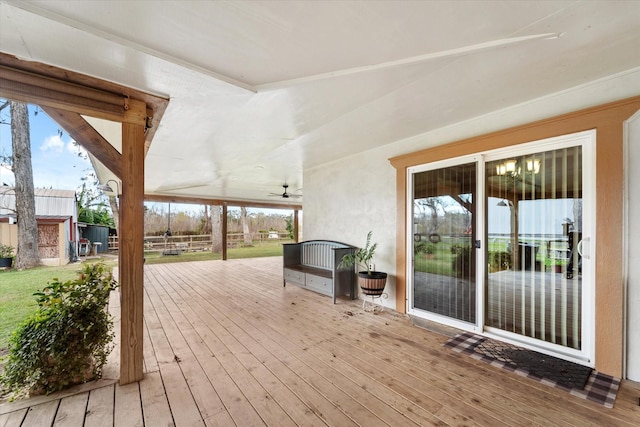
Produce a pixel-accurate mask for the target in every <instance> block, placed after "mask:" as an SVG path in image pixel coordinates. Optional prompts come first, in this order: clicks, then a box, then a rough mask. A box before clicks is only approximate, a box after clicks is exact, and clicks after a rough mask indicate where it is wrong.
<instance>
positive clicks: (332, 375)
mask: <svg viewBox="0 0 640 427" xmlns="http://www.w3.org/2000/svg"><path fill="white" fill-rule="evenodd" d="M197 299H198V300H202V299H203V297H202V296H201V297H200V298H197ZM211 309H212V307H209V310H211ZM252 310H254V309H253V307H252ZM234 312H236V311H235V310H232V311H231V315H230V316H229V317H231V316H232V315H233V313H234ZM223 316H224V315H223V314H221V313H217V312H216V313H215V318H216V319H221V318H223ZM239 317H245V316H239ZM205 323H206V322H205ZM259 323H260V322H259ZM227 327H231V328H237V327H236V326H235V325H230V326H227ZM248 329H255V328H252V327H249V328H248ZM232 335H235V333H234V334H232ZM257 335H258V337H259V338H258V339H260V338H264V337H268V336H269V335H273V333H272V331H259V332H258V334H257ZM284 335H286V334H283V336H281V337H278V338H277V339H276V345H280V346H282V345H283V342H284V341H286V339H287V338H286V337H285V336H284ZM272 341H273V340H272ZM247 342H249V341H248V339H247V338H243V339H242V343H243V344H244V345H246V343H247ZM287 351H289V352H290V353H291V354H296V356H297V357H298V358H302V359H303V360H304V359H306V364H307V366H314V367H315V369H319V371H318V372H319V375H321V376H324V377H326V379H327V380H329V381H330V382H332V383H339V384H340V386H341V387H343V391H351V392H353V391H354V390H356V389H357V390H358V391H359V392H361V390H362V388H361V387H362V386H361V385H358V384H356V383H354V382H352V381H349V379H348V378H344V376H341V375H340V374H337V373H336V372H335V370H334V369H333V368H332V367H330V364H323V363H320V364H319V365H318V362H319V360H318V359H312V358H309V357H308V352H307V351H306V349H303V348H301V349H294V348H287ZM279 357H282V355H279ZM287 362H288V361H287ZM331 362H333V361H331ZM288 363H290V362H288ZM318 366H320V367H319V368H318ZM348 394H349V393H347V395H348ZM369 400H371V401H370V402H368V407H370V408H373V409H374V411H378V412H379V414H378V415H379V416H380V417H381V418H386V421H387V422H390V423H392V424H398V423H402V424H403V425H407V424H408V423H409V422H410V420H409V419H407V418H404V417H402V416H401V414H400V413H399V412H397V411H395V410H393V409H391V410H390V408H387V407H386V406H387V405H385V404H382V405H379V404H378V405H376V404H375V403H374V402H373V401H374V400H375V397H373V396H369ZM381 407H382V408H384V409H382V411H380V408H381Z"/></svg>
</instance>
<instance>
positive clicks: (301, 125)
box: [0, 0, 640, 203]
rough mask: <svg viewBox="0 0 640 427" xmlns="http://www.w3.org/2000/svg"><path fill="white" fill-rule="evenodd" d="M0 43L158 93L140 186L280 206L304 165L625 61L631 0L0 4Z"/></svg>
mask: <svg viewBox="0 0 640 427" xmlns="http://www.w3.org/2000/svg"><path fill="white" fill-rule="evenodd" d="M0 51H2V52H5V53H10V54H13V55H16V56H18V57H20V58H22V59H28V60H34V61H39V62H44V63H47V64H51V65H55V66H58V67H61V68H66V69H70V70H73V71H77V72H80V73H84V74H88V75H91V76H95V77H99V78H102V79H106V80H110V81H114V82H117V83H119V84H122V85H126V86H130V87H134V88H136V89H139V90H142V91H146V92H149V93H152V94H156V95H161V96H165V97H168V98H170V102H169V106H168V108H167V110H166V112H165V114H164V117H163V119H162V123H161V124H160V127H159V128H158V129H157V132H156V134H155V137H154V140H153V143H152V145H151V148H150V150H149V153H148V156H147V161H146V165H145V168H146V171H145V174H146V193H148V194H166V195H183V196H195V197H210V198H226V199H238V200H250V201H267V202H277V201H281V202H283V203H289V202H291V199H289V200H282V199H278V198H272V197H267V194H268V193H270V192H281V191H282V189H281V185H282V184H283V183H284V182H287V183H288V184H289V185H290V191H291V190H293V192H295V191H296V190H297V189H301V188H302V187H303V182H302V176H303V170H305V169H308V168H313V167H317V166H320V165H322V164H324V163H327V162H332V161H334V160H336V159H340V158H343V157H345V156H350V155H353V154H357V153H359V152H362V151H363V150H368V149H372V148H375V147H379V146H382V145H385V144H389V143H392V142H395V141H398V140H402V139H405V138H409V137H413V136H416V135H420V134H423V133H426V132H429V131H432V130H434V129H438V128H441V127H444V126H448V125H451V124H454V123H458V122H462V121H465V120H469V119H471V118H473V117H478V116H481V115H484V114H487V113H489V112H492V111H496V110H501V109H505V108H508V107H509V106H512V105H516V104H521V103H523V102H527V101H529V100H532V99H536V98H539V97H541V96H545V95H548V94H551V93H555V92H559V91H562V90H565V89H567V88H571V87H574V86H577V85H581V84H585V83H588V82H591V81H594V80H597V79H602V78H605V77H607V76H610V75H613V74H617V73H621V72H624V71H627V70H631V69H634V68H638V67H640V1H584V2H583V1H545V2H541V1H506V2H488V1H482V2H480V1H468V2H466V1H451V2H446V1H435V2H432V1H376V2H373V1H371V2H361V1H357V2H356V1H243V2H239V1H233V2H224V1H216V2H213V1H211V2H209V1H126V2H124V1H122V2H118V1H85V2H78V1H30V2H23V1H13V0H6V1H5V0H0ZM639 93H640V89H639V88H629V96H631V95H637V94H639ZM114 144H115V143H114ZM301 200H302V199H296V200H295V202H300V201H301Z"/></svg>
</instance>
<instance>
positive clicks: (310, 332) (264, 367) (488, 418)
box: [0, 258, 640, 427]
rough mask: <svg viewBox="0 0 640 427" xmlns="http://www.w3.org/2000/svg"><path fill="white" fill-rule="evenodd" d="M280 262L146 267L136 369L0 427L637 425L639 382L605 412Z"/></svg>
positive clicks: (33, 403) (16, 411)
mask: <svg viewBox="0 0 640 427" xmlns="http://www.w3.org/2000/svg"><path fill="white" fill-rule="evenodd" d="M281 265H282V264H281V259H280V258H263V259H249V260H230V261H226V262H223V261H206V262H197V263H196V262H194V263H178V264H163V265H153V266H146V267H145V287H146V306H145V333H146V337H145V338H146V341H145V370H146V375H145V379H144V380H143V381H141V382H139V383H134V384H129V385H126V386H119V385H118V384H116V382H115V381H114V380H110V379H108V378H107V379H104V380H101V382H100V383H98V384H86V385H83V386H82V387H79V388H77V389H75V390H73V391H70V392H66V393H65V394H64V395H57V396H48V397H38V398H32V399H28V400H25V401H20V402H14V403H12V404H3V405H0V427H9V426H29V427H32V426H34V427H39V426H51V425H54V426H84V427H91V426H143V425H144V426H153V427H156V426H173V425H175V426H205V425H206V426H217V425H219V426H234V425H237V426H242V427H244V426H262V425H268V426H278V427H280V426H294V425H305V426H325V425H329V426H340V427H342V426H356V425H361V426H378V425H380V426H384V425H388V426H411V425H439V426H445V425H486V426H501V425H502V426H525V425H550V426H559V425H563V426H564V425H573V426H581V427H582V426H616V425H622V426H624V425H627V426H632V425H635V426H637V425H639V424H640V406H638V398H639V397H640V385H639V384H637V383H632V382H623V385H622V389H621V391H620V392H619V394H618V399H617V401H616V404H615V408H614V409H612V410H609V409H605V408H604V407H602V406H599V405H597V404H594V403H592V402H588V401H585V400H582V399H579V398H577V397H574V396H571V395H570V394H568V393H565V392H562V391H560V390H557V389H554V388H551V387H548V386H545V385H543V384H539V383H537V382H534V381H531V380H528V379H526V378H522V377H519V376H517V375H514V374H509V373H506V372H505V371H503V370H500V369H498V368H494V367H492V366H490V365H487V364H485V363H482V362H479V361H475V360H473V359H471V358H470V357H467V356H464V355H460V354H458V353H454V352H452V351H449V350H447V349H444V348H443V347H442V344H443V343H444V342H445V341H446V339H447V337H446V336H443V335H440V334H437V333H434V332H430V331H427V330H424V329H420V328H417V327H414V326H412V325H411V323H410V321H409V320H408V319H407V318H406V317H405V316H402V315H398V314H395V313H393V312H391V311H388V310H387V311H385V312H383V313H382V314H375V315H374V314H372V313H365V312H363V311H362V310H361V304H360V302H359V301H348V300H344V299H342V300H339V302H338V303H337V304H336V305H333V304H331V303H330V299H329V298H328V297H324V296H321V295H318V294H315V293H312V292H309V291H305V290H303V289H300V288H297V287H295V286H287V287H286V288H283V287H282V278H281V274H282V273H281ZM115 356H117V354H116V355H115ZM113 372H117V370H114V368H113V366H109V368H108V369H107V370H106V372H105V376H106V377H110V376H113Z"/></svg>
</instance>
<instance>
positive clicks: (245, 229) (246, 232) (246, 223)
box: [240, 206, 253, 246]
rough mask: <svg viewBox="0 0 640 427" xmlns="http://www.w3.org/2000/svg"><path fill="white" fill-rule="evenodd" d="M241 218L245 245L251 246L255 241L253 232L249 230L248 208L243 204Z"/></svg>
mask: <svg viewBox="0 0 640 427" xmlns="http://www.w3.org/2000/svg"><path fill="white" fill-rule="evenodd" d="M240 218H241V220H242V235H243V237H244V245H245V246H251V245H252V244H253V242H252V241H251V233H250V232H249V220H248V218H247V208H245V207H244V206H242V207H241V208H240Z"/></svg>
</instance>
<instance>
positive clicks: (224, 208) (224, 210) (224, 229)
mask: <svg viewBox="0 0 640 427" xmlns="http://www.w3.org/2000/svg"><path fill="white" fill-rule="evenodd" d="M220 222H221V225H222V260H223V261H226V260H227V204H226V203H223V204H222V221H220Z"/></svg>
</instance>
